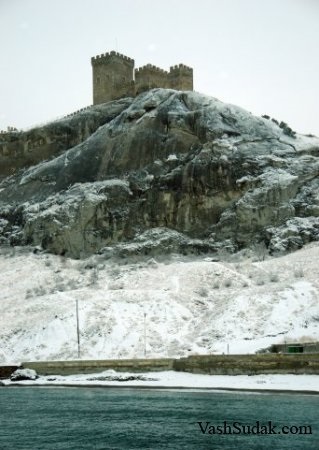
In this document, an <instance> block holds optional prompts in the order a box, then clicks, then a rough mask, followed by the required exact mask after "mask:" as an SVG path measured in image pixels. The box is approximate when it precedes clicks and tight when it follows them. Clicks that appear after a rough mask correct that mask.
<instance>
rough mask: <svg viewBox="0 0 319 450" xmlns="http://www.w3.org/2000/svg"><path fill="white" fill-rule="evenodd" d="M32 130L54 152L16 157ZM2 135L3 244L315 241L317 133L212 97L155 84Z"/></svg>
mask: <svg viewBox="0 0 319 450" xmlns="http://www.w3.org/2000/svg"><path fill="white" fill-rule="evenodd" d="M97 108H100V109H97ZM65 130H68V132H67V134H66V132H65ZM33 135H35V136H38V135H39V136H41V137H42V139H43V142H50V144H44V145H50V147H46V148H47V151H43V152H42V151H40V150H37V151H35V153H34V154H35V155H36V156H34V157H33V158H31V159H28V158H25V157H21V158H20V159H19V157H17V156H16V155H17V154H18V155H22V154H23V151H24V150H23V149H24V146H25V142H27V141H28V139H29V138H28V136H33ZM4 136H5V135H4ZM10 136H11V135H10ZM66 136H72V138H70V137H69V138H67V137H66ZM2 139H5V137H2ZM7 139H8V141H7V142H2V146H3V147H4V146H7V147H6V148H7V150H6V155H4V156H2V158H7V159H6V161H7V164H6V165H4V166H2V167H4V169H3V168H2V169H1V170H2V174H3V175H7V174H8V169H7V168H6V167H7V166H8V167H9V166H10V164H11V165H16V169H20V171H19V172H16V173H14V174H13V175H12V176H10V177H6V178H4V179H3V180H2V182H1V184H0V236H1V237H0V239H1V242H2V243H10V244H11V245H25V244H32V245H40V246H42V247H43V248H45V249H48V250H49V251H51V252H54V253H57V254H63V255H68V256H71V257H75V258H81V257H85V256H87V255H89V254H92V253H95V252H104V254H106V255H114V254H121V255H126V254H134V253H158V252H169V251H178V252H183V253H188V252H196V253H198V252H211V251H220V250H221V249H228V250H229V251H236V250H239V249H242V248H245V247H247V246H251V245H252V244H254V243H255V244H256V243H259V244H260V243H262V244H263V245H265V246H266V247H268V248H269V249H270V251H271V252H279V251H287V250H293V249H297V248H300V247H302V246H303V245H304V244H305V243H306V242H309V241H312V240H318V230H319V218H318V216H319V197H318V187H319V179H318V173H319V159H318V156H319V139H318V138H315V137H305V136H300V135H295V136H294V134H293V133H291V132H289V129H287V127H280V126H279V125H278V124H276V123H275V122H273V121H271V120H269V119H265V118H260V117H255V116H253V115H252V114H250V113H249V112H247V111H245V110H243V109H241V108H239V107H236V106H233V105H229V104H225V103H222V102H220V101H219V100H217V99H215V98H211V97H207V96H205V95H200V94H198V93H194V92H177V91H174V90H170V89H153V90H151V91H148V92H145V93H142V94H140V95H139V96H138V97H136V98H126V99H122V100H118V101H114V102H110V103H107V104H105V105H100V106H99V107H97V106H95V107H92V108H91V109H87V110H86V111H85V117H84V116H83V113H79V114H78V115H75V116H73V117H72V118H67V119H64V120H61V121H59V122H55V123H54V124H51V125H48V126H47V127H43V128H41V129H38V130H33V131H31V132H28V133H20V134H17V135H15V137H14V144H13V143H12V142H11V141H10V139H12V137H7ZM10 145H11V146H13V147H12V148H13V150H12V148H11V147H10ZM8 148H9V153H8ZM10 148H11V150H10ZM40 148H41V147H40V145H39V147H38V149H40ZM30 149H31V153H33V148H32V145H31V146H30V147H29V150H30ZM43 156H45V157H48V158H49V159H48V160H46V161H41V159H42V158H43ZM3 160H4V159H3ZM3 160H2V161H3ZM30 164H36V165H32V166H30Z"/></svg>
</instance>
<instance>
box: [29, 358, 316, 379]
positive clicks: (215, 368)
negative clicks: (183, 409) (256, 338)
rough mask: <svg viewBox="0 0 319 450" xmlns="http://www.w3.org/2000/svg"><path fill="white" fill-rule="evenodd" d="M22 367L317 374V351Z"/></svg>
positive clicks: (65, 371) (62, 371)
mask: <svg viewBox="0 0 319 450" xmlns="http://www.w3.org/2000/svg"><path fill="white" fill-rule="evenodd" d="M22 367H25V368H29V369H34V370H36V372H37V373H38V374H39V375H58V374H59V375H71V374H78V373H96V372H103V371H104V370H108V369H113V370H116V371H118V372H155V371H164V370H176V371H179V372H190V373H202V374H210V375H255V374H266V373H272V374H288V373H290V374H318V375H319V354H295V355H294V354H291V355H289V354H287V355H284V354H260V355H196V356H189V357H187V358H180V359H172V358H159V359H109V360H86V361H79V360H78V361H32V362H30V361H29V362H23V363H22Z"/></svg>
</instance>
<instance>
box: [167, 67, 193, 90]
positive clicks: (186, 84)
mask: <svg viewBox="0 0 319 450" xmlns="http://www.w3.org/2000/svg"><path fill="white" fill-rule="evenodd" d="M168 80H169V87H170V88H171V89H176V90H178V91H192V90H193V69H192V68H191V67H188V66H185V65H184V64H178V65H177V66H172V67H170V69H169V74H168Z"/></svg>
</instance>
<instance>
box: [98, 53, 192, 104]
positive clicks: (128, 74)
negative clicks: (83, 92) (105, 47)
mask: <svg viewBox="0 0 319 450" xmlns="http://www.w3.org/2000/svg"><path fill="white" fill-rule="evenodd" d="M91 63H92V68H93V104H94V105H97V104H100V103H106V102H109V101H112V100H116V99H119V98H122V97H134V96H135V95H138V94H140V93H141V92H145V91H148V90H149V89H153V88H172V89H176V90H191V91H192V90H193V69H192V68H191V67H188V66H185V65H184V64H179V65H176V66H172V67H171V68H170V72H169V73H168V72H167V71H166V70H163V69H161V68H159V67H156V66H154V65H152V64H147V65H145V66H143V67H140V68H139V69H136V70H135V71H134V64H135V63H134V60H133V59H131V58H129V57H128V56H125V55H122V54H120V53H117V52H114V51H112V52H109V53H104V54H102V55H98V56H95V57H93V58H92V59H91ZM134 75H135V80H134V79H133V78H134Z"/></svg>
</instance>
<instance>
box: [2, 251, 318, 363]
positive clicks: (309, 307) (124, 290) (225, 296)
mask: <svg viewBox="0 0 319 450" xmlns="http://www.w3.org/2000/svg"><path fill="white" fill-rule="evenodd" d="M318 255H319V244H318V243H313V244H309V245H308V246H306V247H304V248H303V249H301V250H299V251H296V252H294V253H292V254H289V255H286V256H282V257H279V258H269V259H266V260H264V261H255V260H254V258H251V257H250V258H249V257H248V256H243V255H242V256H241V257H233V259H230V260H229V259H227V261H226V260H221V261H218V262H214V261H212V258H209V257H196V258H195V257H192V258H190V257H181V256H171V257H169V258H168V257H166V260H164V259H162V260H158V261H156V260H155V259H149V260H147V259H144V260H135V261H133V260H129V259H126V260H125V259H124V260H123V261H121V263H115V262H114V261H107V260H103V257H102V256H95V257H92V258H90V259H88V260H85V261H76V260H72V259H67V258H63V257H58V256H54V255H50V254H43V253H38V254H35V253H33V252H31V250H29V249H26V248H20V249H17V250H15V253H14V254H13V253H12V251H11V250H9V249H4V248H2V249H1V255H0V285H1V292H0V301H1V318H0V363H8V362H20V361H22V360H24V361H26V360H35V359H68V358H72V359H73V358H76V357H77V341H76V315H75V311H76V310H75V305H76V300H78V303H79V319H80V332H81V357H82V358H85V359H88V358H132V357H143V356H144V352H145V348H146V356H148V357H160V356H164V357H166V356H169V357H178V356H182V355H183V356H185V355H188V354H194V353H226V352H227V346H229V351H230V353H253V352H255V351H257V350H259V349H261V348H265V347H267V346H269V345H270V344H273V343H283V342H284V341H288V342H289V341H293V340H303V341H312V340H319V303H318V293H319V277H318V271H319V269H318ZM254 261H255V262H254Z"/></svg>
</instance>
